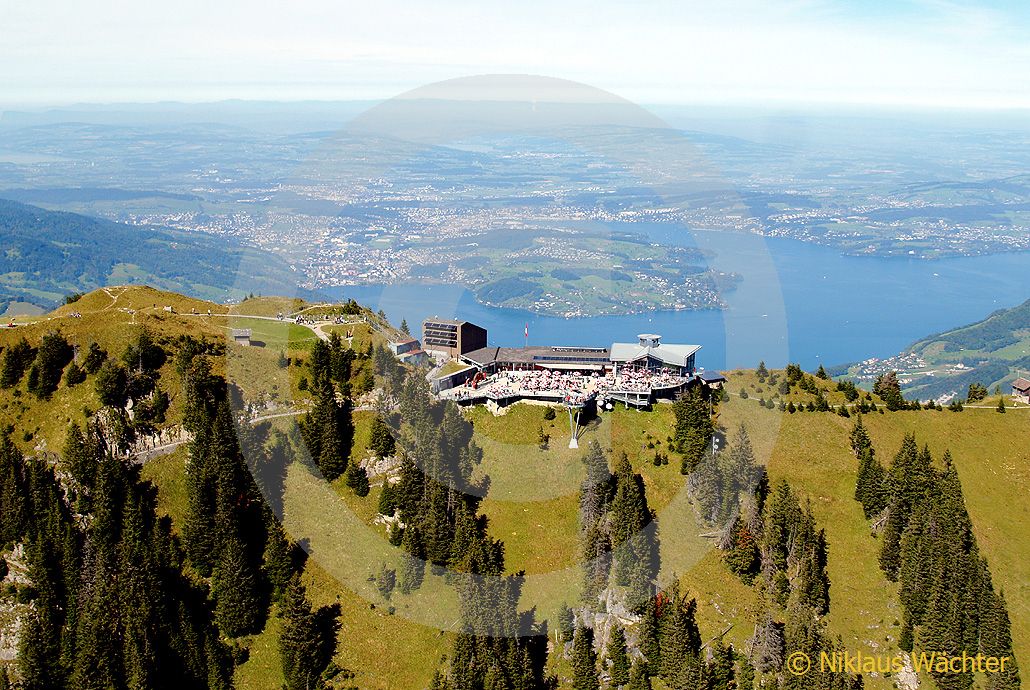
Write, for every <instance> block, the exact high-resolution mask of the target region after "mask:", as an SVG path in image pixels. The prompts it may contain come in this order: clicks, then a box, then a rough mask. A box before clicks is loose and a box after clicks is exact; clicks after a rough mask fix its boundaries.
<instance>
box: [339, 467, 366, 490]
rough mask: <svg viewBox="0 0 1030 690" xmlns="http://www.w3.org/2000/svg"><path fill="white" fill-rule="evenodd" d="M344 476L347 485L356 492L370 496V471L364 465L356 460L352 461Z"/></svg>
mask: <svg viewBox="0 0 1030 690" xmlns="http://www.w3.org/2000/svg"><path fill="white" fill-rule="evenodd" d="M344 477H345V480H346V483H347V486H348V487H350V488H351V489H353V490H354V493H355V494H357V495H358V496H361V497H365V496H368V492H369V484H368V472H367V471H366V470H365V468H364V467H362V466H361V465H359V464H358V463H356V462H352V463H350V464H348V465H347V471H346V472H345V473H344Z"/></svg>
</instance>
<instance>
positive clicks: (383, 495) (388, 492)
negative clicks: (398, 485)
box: [376, 479, 397, 516]
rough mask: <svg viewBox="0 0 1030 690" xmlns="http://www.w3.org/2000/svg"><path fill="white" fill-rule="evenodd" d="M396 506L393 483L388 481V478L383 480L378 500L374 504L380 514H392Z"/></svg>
mask: <svg viewBox="0 0 1030 690" xmlns="http://www.w3.org/2000/svg"><path fill="white" fill-rule="evenodd" d="M396 508H397V500H396V497H395V496H394V488H393V484H391V483H390V480H389V479H384V480H383V488H382V490H381V491H380V492H379V502H378V504H377V506H376V510H377V512H378V513H379V514H380V515H387V516H392V515H393V511H394V510H396Z"/></svg>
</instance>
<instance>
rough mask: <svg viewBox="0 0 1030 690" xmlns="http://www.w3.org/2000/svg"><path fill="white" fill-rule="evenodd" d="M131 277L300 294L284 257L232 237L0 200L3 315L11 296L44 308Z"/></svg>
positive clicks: (172, 286)
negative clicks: (70, 296) (252, 246)
mask: <svg viewBox="0 0 1030 690" xmlns="http://www.w3.org/2000/svg"><path fill="white" fill-rule="evenodd" d="M241 267H243V269H242V270H241ZM126 283H141V284H142V283H145V284H148V285H153V286H155V287H159V288H162V289H166V290H174V291H178V292H183V293H186V294H188V295H191V296H195V297H201V298H205V299H213V300H223V299H225V298H228V297H234V296H237V297H238V296H243V295H246V294H247V293H249V292H255V293H263V294H269V293H275V294H297V293H298V290H297V287H296V281H295V280H294V277H293V273H292V271H291V270H290V269H289V267H288V266H287V265H286V264H285V263H284V262H283V261H282V259H280V258H278V257H276V256H273V255H271V254H268V253H267V252H262V251H260V250H256V249H252V248H248V247H244V246H242V245H240V244H239V243H237V242H235V241H233V240H227V239H225V238H222V237H216V236H213V235H205V234H201V233H186V232H181V231H178V230H171V229H167V228H159V227H150V226H135V225H125V224H122V223H115V222H112V221H108V220H102V219H98V218H91V217H88V216H83V215H79V214H76V213H66V212H59V211H48V210H46V209H42V208H38V207H36V206H29V205H27V204H23V203H19V202H16V201H10V200H5V199H0V314H3V313H5V312H6V311H8V309H9V307H10V306H11V304H12V303H15V304H16V305H17V307H18V308H22V309H27V310H29V311H31V307H29V306H28V305H33V306H35V307H38V308H40V309H43V310H46V309H51V308H53V307H54V306H55V305H57V304H59V303H60V302H61V301H62V300H63V299H64V297H65V296H66V295H68V294H71V293H75V292H82V291H87V290H92V289H95V288H98V287H102V286H105V285H111V284H126Z"/></svg>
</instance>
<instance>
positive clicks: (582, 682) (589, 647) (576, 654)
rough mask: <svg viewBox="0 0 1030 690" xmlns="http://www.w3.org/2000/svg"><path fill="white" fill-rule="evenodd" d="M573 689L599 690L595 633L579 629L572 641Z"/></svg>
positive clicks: (589, 629)
mask: <svg viewBox="0 0 1030 690" xmlns="http://www.w3.org/2000/svg"><path fill="white" fill-rule="evenodd" d="M572 687H573V688H574V689H575V690H598V689H599V688H600V687H601V684H600V682H599V681H598V679H597V654H596V653H595V652H594V631H593V630H592V629H591V628H585V627H577V628H576V633H575V636H574V637H573V641H572Z"/></svg>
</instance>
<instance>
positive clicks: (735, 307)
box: [334, 224, 1030, 369]
mask: <svg viewBox="0 0 1030 690" xmlns="http://www.w3.org/2000/svg"><path fill="white" fill-rule="evenodd" d="M633 229H634V230H636V231H638V232H644V233H646V234H648V235H649V236H651V238H652V239H653V240H655V241H660V242H663V243H668V244H681V245H689V246H700V247H702V248H703V249H705V250H706V251H708V252H711V253H712V255H713V258H712V259H711V261H710V263H711V265H712V266H713V267H714V268H717V269H720V270H724V271H732V272H735V273H739V274H740V275H741V276H742V277H743V280H742V281H741V283H740V284H739V285H738V287H737V288H736V289H735V290H732V291H728V292H727V293H726V294H725V295H724V299H725V300H726V301H727V302H728V304H729V308H728V309H726V310H721V311H719V310H708V311H667V312H655V313H649V314H633V315H628V316H599V317H589V318H571V319H567V318H560V317H550V316H540V315H536V314H531V313H528V312H524V311H520V310H515V309H499V308H496V307H488V306H484V305H482V304H480V303H478V302H477V301H476V299H475V297H474V296H473V295H472V293H470V292H469V291H468V290H466V289H464V288H462V287H461V286H453V285H421V284H410V283H409V284H403V285H392V286H358V287H344V288H338V289H336V290H335V291H334V295H335V296H338V297H339V296H343V297H348V298H349V297H353V298H354V299H356V300H357V301H358V302H361V303H362V304H364V305H367V306H370V307H372V308H374V309H377V310H378V309H382V310H383V311H385V312H386V315H387V316H388V317H389V319H390V321H391V322H392V323H394V324H399V323H400V322H401V319H406V320H407V322H408V323H409V324H410V326H411V328H412V331H413V332H414V331H416V330H417V328H418V325H419V324H420V323H421V322H422V319H424V318H426V317H427V316H441V317H455V318H461V319H465V320H468V321H472V322H474V323H477V324H479V325H481V326H483V327H484V328H486V329H487V331H488V334H489V336H488V337H489V342H490V344H491V345H500V346H519V345H522V344H524V342H525V339H524V335H523V333H524V328H525V326H526V324H527V323H528V324H529V342H530V344H537V345H544V344H547V345H591V346H606V345H610V344H611V343H612V342H614V341H631V342H632V341H633V340H635V336H636V334H637V333H642V332H653V333H659V334H661V335H662V336H664V338H665V340H666V341H667V342H683V343H695V344H699V345H702V346H703V349H702V350H701V352H700V353H699V354H698V365H699V366H701V367H705V368H708V369H719V368H728V367H738V366H748V367H751V366H755V365H757V363H758V361H759V360H761V359H764V360H765V361H766V363H768V364H769V365H770V366H782V365H783V364H785V363H786V362H787V361H793V362H799V363H800V364H801V365H802V366H804V367H806V368H814V367H816V366H818V365H819V364H820V363H823V364H826V365H828V366H829V365H835V364H842V363H846V362H852V361H856V360H861V359H865V358H867V357H873V356H875V357H886V356H890V355H893V354H896V353H897V352H899V351H900V350H902V349H904V348H905V347H906V346H908V345H909V344H911V343H912V342H914V341H916V340H918V339H920V338H922V337H924V336H926V335H930V334H932V333H937V332H940V331H943V330H947V329H949V328H953V327H955V326H959V325H962V324H965V323H970V322H972V321H977V320H979V319H982V318H983V317H985V316H987V315H988V314H989V313H990V312H992V311H994V310H995V309H999V308H1002V307H1011V306H1015V305H1017V304H1020V303H1021V302H1023V301H1025V300H1026V299H1028V298H1030V253H1010V254H997V255H993V256H977V257H957V258H948V259H937V260H921V259H915V258H883V257H856V256H844V255H842V254H840V253H839V252H838V251H837V250H836V249H834V248H832V247H825V246H821V245H816V244H811V243H806V242H800V241H797V240H790V239H783V238H763V237H759V236H755V235H744V234H737V233H724V232H709V231H686V230H684V229H683V228H681V227H679V228H677V227H676V226H671V225H663V224H654V225H640V224H634V226H633ZM1028 326H1030V324H1028Z"/></svg>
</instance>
